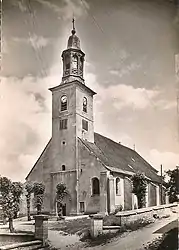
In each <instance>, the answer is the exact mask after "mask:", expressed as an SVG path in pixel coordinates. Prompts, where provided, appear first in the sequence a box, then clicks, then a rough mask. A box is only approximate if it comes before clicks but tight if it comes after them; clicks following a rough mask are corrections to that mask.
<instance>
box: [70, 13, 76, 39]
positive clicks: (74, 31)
mask: <svg viewBox="0 0 179 250" xmlns="http://www.w3.org/2000/svg"><path fill="white" fill-rule="evenodd" d="M72 23H73V29H72V31H71V33H72V35H74V34H75V33H76V30H75V18H74V14H73V19H72Z"/></svg>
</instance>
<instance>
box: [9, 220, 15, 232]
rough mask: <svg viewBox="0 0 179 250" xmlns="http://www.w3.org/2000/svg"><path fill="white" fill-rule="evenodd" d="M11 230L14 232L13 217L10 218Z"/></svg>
mask: <svg viewBox="0 0 179 250" xmlns="http://www.w3.org/2000/svg"><path fill="white" fill-rule="evenodd" d="M9 230H10V232H11V233H14V227H13V219H12V218H9Z"/></svg>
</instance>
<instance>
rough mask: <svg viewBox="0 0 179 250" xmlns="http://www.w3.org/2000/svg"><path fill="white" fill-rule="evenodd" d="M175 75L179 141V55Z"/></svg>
mask: <svg viewBox="0 0 179 250" xmlns="http://www.w3.org/2000/svg"><path fill="white" fill-rule="evenodd" d="M175 74H176V85H177V86H176V92H177V130H178V131H177V134H178V141H179V54H176V55H175Z"/></svg>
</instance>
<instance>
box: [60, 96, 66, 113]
mask: <svg viewBox="0 0 179 250" xmlns="http://www.w3.org/2000/svg"><path fill="white" fill-rule="evenodd" d="M65 110H67V96H66V95H63V96H62V97H61V111H65Z"/></svg>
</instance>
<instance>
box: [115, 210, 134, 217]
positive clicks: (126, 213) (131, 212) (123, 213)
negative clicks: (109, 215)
mask: <svg viewBox="0 0 179 250" xmlns="http://www.w3.org/2000/svg"><path fill="white" fill-rule="evenodd" d="M136 214H137V212H136V211H134V210H131V211H123V212H119V213H117V214H116V216H117V217H119V216H126V217H127V216H130V215H136Z"/></svg>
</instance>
